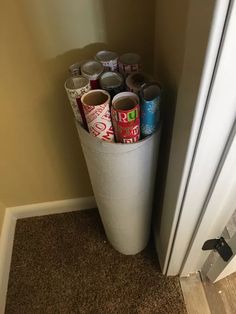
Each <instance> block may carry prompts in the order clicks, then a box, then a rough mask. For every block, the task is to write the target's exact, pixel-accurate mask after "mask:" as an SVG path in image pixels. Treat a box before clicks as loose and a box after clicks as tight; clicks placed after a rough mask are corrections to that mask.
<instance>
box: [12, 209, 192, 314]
mask: <svg viewBox="0 0 236 314" xmlns="http://www.w3.org/2000/svg"><path fill="white" fill-rule="evenodd" d="M6 313H7V314H13V313H14V314H15V313H16V314H31V313H32V314H38V313H40V314H41V313H50V314H57V313H58V314H59V313H60V314H64V313H66V314H67V313H68V314H72V313H76V314H77V313H91V314H97V313H98V314H100V313H101V314H106V313H122V314H126V313H145V314H146V313H163V314H164V313H165V314H171V313H173V314H178V313H181V314H182V313H186V310H185V306H184V301H183V296H182V293H181V289H180V284H179V280H178V278H173V277H168V278H166V277H164V276H163V275H162V274H161V273H160V269H159V266H158V262H157V256H156V254H155V250H154V248H153V245H152V244H150V245H149V246H148V248H147V249H145V250H144V251H143V252H142V253H140V254H137V255H135V256H125V255H122V254H120V253H118V252H116V251H115V250H114V249H113V248H112V247H111V245H110V244H109V243H108V242H107V240H106V237H105V235H104V231H103V227H102V225H101V221H100V219H99V215H98V213H97V211H96V210H88V211H83V212H81V211H80V212H74V213H68V214H58V215H50V216H43V217H36V218H27V219H21V220H18V222H17V226H16V234H15V242H14V249H13V256H12V265H11V272H10V279H9V287H8V294H7V305H6Z"/></svg>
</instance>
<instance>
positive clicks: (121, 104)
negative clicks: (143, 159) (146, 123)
mask: <svg viewBox="0 0 236 314" xmlns="http://www.w3.org/2000/svg"><path fill="white" fill-rule="evenodd" d="M124 94H126V96H125V95H124ZM111 112H112V122H113V126H114V131H115V138H116V141H117V142H120V143H135V142H138V140H139V139H140V105H139V99H138V97H137V96H136V95H135V94H134V93H129V92H126V93H120V94H117V95H116V96H115V97H114V98H113V101H112V108H111Z"/></svg>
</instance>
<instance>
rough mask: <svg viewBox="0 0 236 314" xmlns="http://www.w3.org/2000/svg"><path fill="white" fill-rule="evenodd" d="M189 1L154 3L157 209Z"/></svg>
mask: <svg viewBox="0 0 236 314" xmlns="http://www.w3.org/2000/svg"><path fill="white" fill-rule="evenodd" d="M189 2H190V0H181V1H179V0H156V26H155V30H156V32H155V75H156V77H157V78H159V80H160V81H161V83H162V84H163V89H164V94H163V96H164V97H163V102H162V114H163V117H162V118H163V128H162V138H161V147H160V154H159V167H158V169H159V172H158V176H157V185H158V188H157V192H158V195H157V207H158V208H161V207H162V202H163V196H164V189H165V181H166V175H167V166H168V158H169V151H170V145H171V138H172V127H173V121H174V114H175V106H176V98H177V94H178V88H179V83H180V79H181V74H182V68H183V60H184V55H185V33H186V25H187V17H188V10H189Z"/></svg>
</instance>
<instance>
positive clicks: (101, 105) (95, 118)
mask: <svg viewBox="0 0 236 314" xmlns="http://www.w3.org/2000/svg"><path fill="white" fill-rule="evenodd" d="M81 101H82V104H83V109H84V113H85V117H86V121H87V125H88V130H89V133H91V134H92V135H93V136H96V137H98V138H100V139H102V140H104V141H108V142H114V131H113V127H112V122H111V114H110V95H109V93H108V92H106V91H104V90H102V89H95V90H91V91H90V92H88V93H86V94H84V95H83V96H82V98H81Z"/></svg>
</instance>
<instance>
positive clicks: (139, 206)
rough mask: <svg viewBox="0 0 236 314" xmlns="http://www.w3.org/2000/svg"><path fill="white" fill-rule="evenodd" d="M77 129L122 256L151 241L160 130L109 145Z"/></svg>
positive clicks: (98, 197)
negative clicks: (124, 142)
mask: <svg viewBox="0 0 236 314" xmlns="http://www.w3.org/2000/svg"><path fill="white" fill-rule="evenodd" d="M77 129H78V133H79V137H80V141H81V144H82V148H83V152H84V156H85V159H86V163H87V166H88V170H89V175H90V179H91V182H92V186H93V191H94V195H95V198H96V202H97V205H98V209H99V213H100V216H101V219H102V222H103V225H104V228H105V232H106V235H107V238H108V239H109V241H110V242H111V244H112V245H113V247H114V248H115V249H116V250H117V251H119V252H121V253H123V254H127V255H129V254H137V253H138V252H140V251H142V250H143V249H144V248H145V246H146V245H147V242H148V240H149V235H150V230H151V216H152V204H153V195H154V182H155V175H156V165H157V159H158V147H159V139H160V131H158V132H156V133H154V134H153V135H152V136H150V137H148V138H146V139H144V140H141V141H139V142H137V143H133V144H129V145H124V144H120V143H107V142H104V141H101V140H99V139H98V138H95V137H93V136H91V135H89V133H87V132H86V131H85V130H84V129H83V128H82V127H81V126H80V125H79V124H78V123H77Z"/></svg>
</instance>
